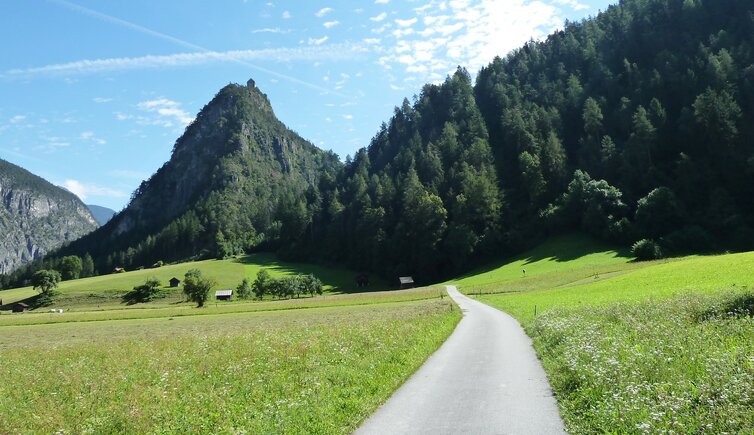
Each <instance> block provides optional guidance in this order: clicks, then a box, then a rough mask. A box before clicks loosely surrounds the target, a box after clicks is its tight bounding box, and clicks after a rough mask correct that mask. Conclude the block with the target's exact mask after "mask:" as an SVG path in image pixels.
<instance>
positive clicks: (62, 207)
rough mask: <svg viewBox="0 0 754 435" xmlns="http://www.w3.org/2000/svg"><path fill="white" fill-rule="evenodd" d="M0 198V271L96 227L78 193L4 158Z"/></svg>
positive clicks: (0, 167) (8, 270) (15, 265)
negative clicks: (69, 190) (50, 181)
mask: <svg viewBox="0 0 754 435" xmlns="http://www.w3.org/2000/svg"><path fill="white" fill-rule="evenodd" d="M0 199H2V204H0V273H8V272H10V271H12V270H13V269H15V268H17V267H18V266H20V265H22V264H24V263H27V262H29V261H32V260H35V259H38V258H40V257H42V256H43V255H44V254H46V253H47V252H49V251H51V250H53V249H55V248H58V247H59V246H60V245H62V244H63V243H65V242H70V241H72V240H75V239H77V238H79V237H81V236H82V235H84V234H87V233H89V232H90V231H92V230H94V229H95V228H97V223H96V221H95V219H94V217H92V215H91V213H90V212H89V209H87V207H86V206H85V205H84V204H83V203H82V202H81V200H79V199H78V197H76V195H74V194H72V193H70V192H68V191H67V190H65V189H62V188H60V187H57V186H55V185H53V184H51V183H49V182H47V181H46V180H44V179H42V178H41V177H38V176H36V175H34V174H32V173H30V172H29V171H26V170H25V169H23V168H20V167H18V166H16V165H14V164H12V163H9V162H7V161H5V160H2V159H0Z"/></svg>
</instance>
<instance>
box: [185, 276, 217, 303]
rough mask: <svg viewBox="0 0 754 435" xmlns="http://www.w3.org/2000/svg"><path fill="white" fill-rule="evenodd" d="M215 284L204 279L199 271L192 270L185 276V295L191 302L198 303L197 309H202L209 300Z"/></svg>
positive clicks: (208, 279) (213, 281) (211, 280)
mask: <svg viewBox="0 0 754 435" xmlns="http://www.w3.org/2000/svg"><path fill="white" fill-rule="evenodd" d="M215 284H216V282H215V280H213V279H210V278H205V277H203V276H202V272H201V271H200V270H199V269H191V270H189V271H188V272H186V275H184V279H183V293H184V294H185V295H186V298H188V300H189V301H191V302H196V306H197V308H201V307H203V306H204V303H205V302H207V299H209V291H210V289H212V287H213V286H214V285H215Z"/></svg>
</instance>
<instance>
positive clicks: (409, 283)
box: [398, 276, 414, 289]
mask: <svg viewBox="0 0 754 435" xmlns="http://www.w3.org/2000/svg"><path fill="white" fill-rule="evenodd" d="M398 280H399V281H400V282H401V289H404V288H414V278H412V277H410V276H402V277H400V278H398Z"/></svg>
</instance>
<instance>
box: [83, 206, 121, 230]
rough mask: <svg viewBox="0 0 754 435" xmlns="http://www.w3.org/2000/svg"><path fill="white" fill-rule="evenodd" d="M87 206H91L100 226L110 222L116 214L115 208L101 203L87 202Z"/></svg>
mask: <svg viewBox="0 0 754 435" xmlns="http://www.w3.org/2000/svg"><path fill="white" fill-rule="evenodd" d="M86 206H87V207H88V208H89V211H90V212H91V213H92V216H94V219H95V220H96V221H97V223H98V224H99V225H100V226H102V225H105V224H106V223H108V222H109V221H110V219H112V218H113V216H115V215H116V211H115V210H112V209H109V208H107V207H103V206H101V205H94V204H87V205H86Z"/></svg>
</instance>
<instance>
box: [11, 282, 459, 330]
mask: <svg viewBox="0 0 754 435" xmlns="http://www.w3.org/2000/svg"><path fill="white" fill-rule="evenodd" d="M442 293H444V289H443V288H442V287H422V288H417V289H411V290H405V291H381V292H369V293H352V294H344V295H325V296H317V297H314V298H300V299H287V300H281V301H263V302H253V301H248V302H247V301H240V302H234V303H227V302H220V303H212V304H209V305H206V306H205V307H204V308H202V309H196V308H195V305H194V304H179V305H175V306H161V305H151V304H141V305H139V306H140V307H142V308H121V309H97V310H89V311H87V310H84V309H79V310H72V311H66V312H64V313H62V314H57V313H50V312H45V311H38V312H27V313H23V314H7V315H4V316H0V326H21V325H41V324H52V323H77V322H99V321H107V320H139V319H155V318H167V317H173V318H177V317H186V316H211V315H219V314H235V313H249V312H260V311H283V310H304V309H309V308H323V307H338V306H343V307H347V306H359V305H373V304H381V303H388V302H411V301H419V300H424V299H435V298H440V295H441V294H442Z"/></svg>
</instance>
